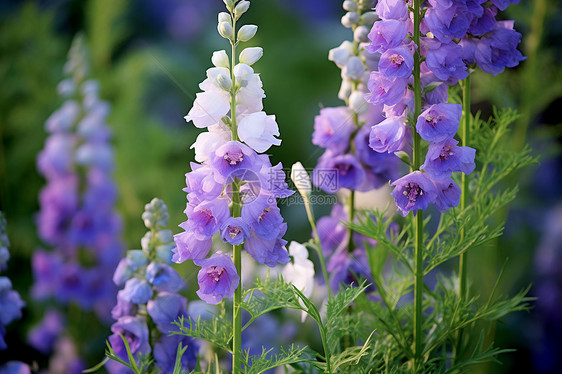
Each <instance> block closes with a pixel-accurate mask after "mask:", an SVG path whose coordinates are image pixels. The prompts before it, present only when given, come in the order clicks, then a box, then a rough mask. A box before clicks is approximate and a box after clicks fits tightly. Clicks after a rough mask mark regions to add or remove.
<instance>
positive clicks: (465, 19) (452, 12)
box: [424, 1, 481, 43]
mask: <svg viewBox="0 0 562 374" xmlns="http://www.w3.org/2000/svg"><path fill="white" fill-rule="evenodd" d="M445 2H446V3H451V4H450V6H447V5H444V4H443V3H444V2H440V1H434V3H435V6H433V7H430V8H429V9H428V10H427V13H426V14H425V17H424V21H425V24H426V26H427V27H428V28H429V30H430V31H431V33H432V34H433V35H435V37H436V38H437V39H439V41H441V42H443V43H450V42H451V41H452V40H453V39H454V38H462V37H464V36H465V34H466V32H467V30H468V27H469V26H470V23H471V22H472V18H473V16H474V15H473V14H472V13H471V12H469V11H468V9H467V6H466V5H465V4H462V3H460V2H450V1H445ZM480 8H481V7H480Z"/></svg>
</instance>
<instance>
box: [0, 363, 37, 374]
mask: <svg viewBox="0 0 562 374" xmlns="http://www.w3.org/2000/svg"><path fill="white" fill-rule="evenodd" d="M0 373H1V374H31V369H30V368H29V366H28V365H27V364H24V363H23V362H19V361H8V362H6V363H5V364H3V365H2V366H0Z"/></svg>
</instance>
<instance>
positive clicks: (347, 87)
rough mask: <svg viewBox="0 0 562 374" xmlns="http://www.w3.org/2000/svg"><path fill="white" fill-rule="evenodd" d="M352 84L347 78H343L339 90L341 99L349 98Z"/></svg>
mask: <svg viewBox="0 0 562 374" xmlns="http://www.w3.org/2000/svg"><path fill="white" fill-rule="evenodd" d="M351 89H352V85H351V82H350V81H348V80H347V79H344V80H342V82H341V87H340V91H339V92H338V98H339V99H340V100H347V99H348V98H349V95H351Z"/></svg>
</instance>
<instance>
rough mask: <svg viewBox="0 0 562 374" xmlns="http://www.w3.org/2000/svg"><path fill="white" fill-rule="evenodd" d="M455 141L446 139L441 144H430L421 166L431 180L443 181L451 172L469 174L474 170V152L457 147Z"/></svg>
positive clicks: (467, 148)
mask: <svg viewBox="0 0 562 374" xmlns="http://www.w3.org/2000/svg"><path fill="white" fill-rule="evenodd" d="M458 143H459V142H458V141H456V140H455V139H447V140H445V141H444V142H441V143H431V144H430V145H429V149H428V150H427V155H426V156H425V162H424V164H423V165H422V166H421V169H423V170H424V171H425V172H426V173H427V174H428V175H429V176H430V177H431V178H433V179H445V178H449V177H450V176H451V173H452V172H455V171H462V172H463V173H465V174H470V173H472V171H473V170H474V167H475V165H474V156H475V153H476V150H474V149H473V148H470V147H459V146H457V144H458Z"/></svg>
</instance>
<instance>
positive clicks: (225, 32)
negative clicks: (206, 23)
mask: <svg viewBox="0 0 562 374" xmlns="http://www.w3.org/2000/svg"><path fill="white" fill-rule="evenodd" d="M217 29H218V31H219V34H220V35H221V36H222V37H223V38H225V39H232V37H233V36H234V30H233V29H232V25H231V24H230V23H228V22H221V23H219V25H218V26H217Z"/></svg>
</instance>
